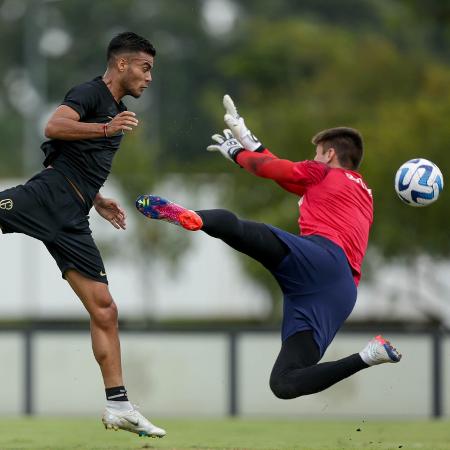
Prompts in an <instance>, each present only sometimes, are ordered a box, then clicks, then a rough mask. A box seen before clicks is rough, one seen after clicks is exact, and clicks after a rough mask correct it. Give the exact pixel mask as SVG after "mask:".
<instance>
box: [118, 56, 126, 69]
mask: <svg viewBox="0 0 450 450" xmlns="http://www.w3.org/2000/svg"><path fill="white" fill-rule="evenodd" d="M116 65H117V70H118V71H119V72H124V71H125V69H126V68H127V65H128V60H127V59H126V58H125V57H119V58H117V62H116Z"/></svg>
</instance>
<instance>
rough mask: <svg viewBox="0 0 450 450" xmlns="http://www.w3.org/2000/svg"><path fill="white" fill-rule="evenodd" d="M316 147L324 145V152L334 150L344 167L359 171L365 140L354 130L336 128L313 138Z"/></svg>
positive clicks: (321, 132)
mask: <svg viewBox="0 0 450 450" xmlns="http://www.w3.org/2000/svg"><path fill="white" fill-rule="evenodd" d="M312 143H313V144H314V145H318V144H322V148H323V151H324V152H325V151H326V150H328V149H329V148H334V150H335V151H336V155H337V158H338V161H339V164H340V165H341V166H342V167H345V168H346V169H350V170H357V169H358V168H359V165H360V164H361V160H362V157H363V152H364V150H363V138H362V136H361V133H360V132H359V131H358V130H355V129H354V128H347V127H336V128H329V129H328V130H323V131H320V132H319V133H317V134H316V135H315V136H314V137H313V138H312Z"/></svg>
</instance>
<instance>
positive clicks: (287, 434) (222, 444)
mask: <svg viewBox="0 0 450 450" xmlns="http://www.w3.org/2000/svg"><path fill="white" fill-rule="evenodd" d="M155 422H156V420H155ZM156 423H157V424H158V425H161V426H164V427H165V428H166V429H167V431H168V435H167V436H166V437H165V438H163V439H150V438H139V437H138V436H136V435H134V434H131V433H127V432H124V431H118V432H114V431H106V430H104V428H103V426H102V424H101V422H100V421H99V420H94V419H67V418H65V419H50V418H44V419H43V418H35V419H34V418H29V419H0V450H7V449H8V450H12V449H14V450H19V449H20V450H22V449H35V450H68V449H71V450H72V449H73V450H75V449H77V450H80V449H89V450H97V449H99V450H100V449H102V450H104V449H111V450H135V449H167V448H169V449H173V450H181V449H204V450H206V449H234V450H236V449H286V450H295V449H314V450H323V449H329V450H341V449H358V450H363V449H371V450H374V449H400V448H401V449H403V450H408V449H423V450H444V449H448V450H450V422H448V421H447V422H444V421H414V422H411V421H404V422H401V421H395V422H376V421H351V420H349V421H340V422H332V421H304V420H285V421H281V420H276V421H275V420H245V419H236V420H233V419H224V420H181V419H177V420H175V419H169V420H158V421H157V422H156Z"/></svg>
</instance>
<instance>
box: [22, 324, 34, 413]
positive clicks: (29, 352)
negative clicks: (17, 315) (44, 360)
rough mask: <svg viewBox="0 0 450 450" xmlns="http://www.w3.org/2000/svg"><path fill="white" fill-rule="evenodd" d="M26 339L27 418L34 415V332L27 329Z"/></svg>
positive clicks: (24, 405)
mask: <svg viewBox="0 0 450 450" xmlns="http://www.w3.org/2000/svg"><path fill="white" fill-rule="evenodd" d="M23 338H24V378H23V382H24V390H23V392H24V403H23V412H24V414H25V415H27V416H31V415H33V414H34V408H33V331H32V330H31V329H30V328H27V329H26V330H24V332H23Z"/></svg>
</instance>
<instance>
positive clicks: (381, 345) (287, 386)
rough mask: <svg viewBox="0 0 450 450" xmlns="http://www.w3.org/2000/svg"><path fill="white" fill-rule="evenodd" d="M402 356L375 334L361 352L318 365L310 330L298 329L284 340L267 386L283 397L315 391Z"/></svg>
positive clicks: (293, 396) (394, 360)
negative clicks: (298, 330)
mask: <svg viewBox="0 0 450 450" xmlns="http://www.w3.org/2000/svg"><path fill="white" fill-rule="evenodd" d="M401 356H402V355H401V354H399V353H398V351H397V350H396V349H395V348H394V347H393V346H392V345H391V343H390V342H389V341H387V340H385V339H384V338H383V337H382V336H376V337H375V338H373V339H372V340H371V341H370V342H369V343H368V344H367V346H366V347H365V348H364V349H363V350H362V351H361V352H360V353H355V354H353V355H350V356H347V357H345V358H342V359H339V360H337V361H330V362H325V363H320V364H317V363H318V361H319V360H320V352H319V348H318V346H317V344H316V342H315V341H314V338H313V332H312V331H311V330H308V331H300V332H298V333H295V334H294V335H292V336H290V337H289V338H287V339H286V340H285V341H284V342H283V344H282V346H281V350H280V353H279V355H278V358H277V360H276V362H275V365H274V366H273V369H272V373H271V375H270V388H271V389H272V392H273V393H274V395H275V396H276V397H278V398H281V399H284V400H287V399H292V398H296V397H300V396H302V395H310V394H315V393H316V392H321V391H323V390H325V389H327V388H329V387H330V386H332V385H333V384H335V383H337V382H339V381H341V380H343V379H345V378H348V377H349V376H351V375H353V374H355V373H356V372H359V371H360V370H362V369H366V368H368V367H370V366H374V365H378V364H383V363H397V362H399V361H400V359H401Z"/></svg>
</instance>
